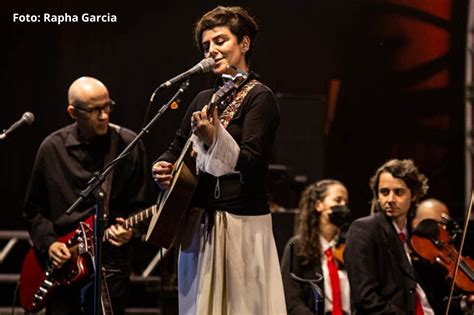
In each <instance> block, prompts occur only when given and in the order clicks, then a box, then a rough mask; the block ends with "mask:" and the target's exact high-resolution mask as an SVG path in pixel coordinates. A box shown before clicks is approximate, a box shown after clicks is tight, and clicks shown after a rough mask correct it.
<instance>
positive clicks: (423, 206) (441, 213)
mask: <svg viewBox="0 0 474 315" xmlns="http://www.w3.org/2000/svg"><path fill="white" fill-rule="evenodd" d="M426 219H433V220H435V221H437V222H439V223H443V222H446V220H448V219H449V210H448V207H447V206H446V205H445V204H444V202H442V201H440V200H438V199H434V198H430V199H425V200H423V201H422V202H421V203H420V204H419V205H418V207H417V208H416V211H415V216H414V217H413V220H412V222H411V226H412V228H413V229H416V227H417V226H418V224H420V222H421V221H423V220H426Z"/></svg>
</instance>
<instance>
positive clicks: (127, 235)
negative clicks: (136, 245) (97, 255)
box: [104, 218, 133, 246]
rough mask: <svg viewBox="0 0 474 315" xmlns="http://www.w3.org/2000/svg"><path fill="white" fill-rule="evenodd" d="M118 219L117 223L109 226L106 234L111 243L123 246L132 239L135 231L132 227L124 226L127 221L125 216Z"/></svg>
mask: <svg viewBox="0 0 474 315" xmlns="http://www.w3.org/2000/svg"><path fill="white" fill-rule="evenodd" d="M116 221H117V223H116V224H113V225H111V226H109V227H108V228H107V230H105V233H104V234H105V238H106V239H107V241H109V243H110V244H112V245H114V246H122V245H123V244H125V243H128V242H129V241H130V240H131V239H132V236H133V231H132V229H131V228H128V229H126V228H125V227H124V226H123V225H124V223H125V219H124V218H117V219H116Z"/></svg>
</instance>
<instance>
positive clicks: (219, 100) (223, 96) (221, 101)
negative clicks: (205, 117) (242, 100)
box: [209, 72, 248, 113]
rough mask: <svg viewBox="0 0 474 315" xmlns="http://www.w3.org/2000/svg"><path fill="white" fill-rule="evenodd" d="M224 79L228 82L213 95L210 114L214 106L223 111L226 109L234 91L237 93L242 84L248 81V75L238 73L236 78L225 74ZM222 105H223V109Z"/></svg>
mask: <svg viewBox="0 0 474 315" xmlns="http://www.w3.org/2000/svg"><path fill="white" fill-rule="evenodd" d="M222 77H223V78H225V79H227V80H226V81H225V83H224V85H222V86H221V87H220V88H219V90H217V91H216V92H215V93H214V94H213V95H212V99H211V103H210V105H209V112H211V113H212V110H213V109H214V106H218V107H219V109H220V110H221V111H222V110H224V109H225V107H226V106H227V105H226V103H228V99H229V98H230V97H232V96H233V93H234V91H236V90H237V89H238V88H239V87H240V86H241V85H242V83H244V82H245V81H246V79H247V77H248V74H247V73H244V72H237V73H236V74H235V75H234V76H231V75H226V74H223V75H222ZM220 105H222V107H221V106H220Z"/></svg>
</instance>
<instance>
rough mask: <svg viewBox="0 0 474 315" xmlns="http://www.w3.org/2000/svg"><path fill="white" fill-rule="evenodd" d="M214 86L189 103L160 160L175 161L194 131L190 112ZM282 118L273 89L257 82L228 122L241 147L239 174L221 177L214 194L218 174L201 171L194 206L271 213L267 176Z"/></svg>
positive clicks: (198, 107) (208, 96) (207, 99)
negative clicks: (217, 190)
mask: <svg viewBox="0 0 474 315" xmlns="http://www.w3.org/2000/svg"><path fill="white" fill-rule="evenodd" d="M213 93H214V90H205V91H202V92H201V93H199V94H198V95H197V96H196V97H195V98H194V100H193V102H192V103H191V105H190V106H189V108H188V110H187V112H186V115H185V116H184V118H183V120H182V123H181V127H180V128H179V130H178V131H177V133H176V136H175V139H174V141H173V142H172V144H171V146H170V147H169V149H168V151H166V152H165V153H164V154H163V155H162V156H160V157H159V158H158V159H157V161H168V162H171V163H174V162H175V161H176V160H177V158H178V156H179V154H180V153H181V150H182V148H183V146H184V144H185V143H186V141H187V139H188V138H189V136H190V134H191V126H190V123H191V115H192V113H193V112H195V111H200V110H201V109H202V108H203V107H204V106H205V105H206V104H208V103H209V102H210V100H211V97H212V94H213ZM279 122H280V117H279V111H278V106H277V103H276V99H275V96H274V95H273V93H272V91H271V90H270V89H269V88H268V87H267V86H265V85H263V84H257V85H256V86H255V87H254V88H253V89H251V90H250V91H249V93H248V94H247V96H246V97H245V98H244V100H243V101H242V105H241V106H240V108H239V109H238V110H237V112H236V113H235V115H234V117H233V118H232V120H231V121H230V122H229V124H228V126H227V131H228V132H229V134H230V135H231V136H232V137H233V138H234V139H235V141H236V142H237V143H238V145H239V147H240V153H239V157H238V160H237V166H236V171H238V172H240V174H232V175H225V176H221V177H220V178H219V189H220V196H219V197H218V198H216V197H215V188H216V184H217V178H216V177H214V176H212V175H210V174H206V173H201V176H200V178H199V182H198V186H197V188H196V191H195V193H194V196H193V200H192V202H191V204H192V206H195V207H202V208H208V209H219V210H226V211H228V212H230V213H233V214H238V215H261V214H267V213H269V208H268V203H267V190H266V176H267V171H268V163H269V160H270V157H271V153H272V148H273V143H274V140H275V134H276V131H277V128H278V125H279Z"/></svg>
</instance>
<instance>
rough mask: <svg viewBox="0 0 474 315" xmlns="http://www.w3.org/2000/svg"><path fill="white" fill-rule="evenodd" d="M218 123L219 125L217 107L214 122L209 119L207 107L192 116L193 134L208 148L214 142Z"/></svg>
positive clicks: (213, 115) (214, 108)
mask: <svg viewBox="0 0 474 315" xmlns="http://www.w3.org/2000/svg"><path fill="white" fill-rule="evenodd" d="M216 123H219V116H218V114H217V107H216V106H215V107H213V111H212V121H211V120H210V118H209V117H208V107H207V105H206V106H204V108H203V109H202V110H201V111H197V112H194V113H193V115H192V116H191V129H192V131H193V133H194V134H195V135H196V136H197V137H198V138H199V139H201V141H202V142H204V143H205V144H206V145H207V146H208V147H210V146H211V145H212V143H213V142H214V136H215V134H216V126H215V124H216Z"/></svg>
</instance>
